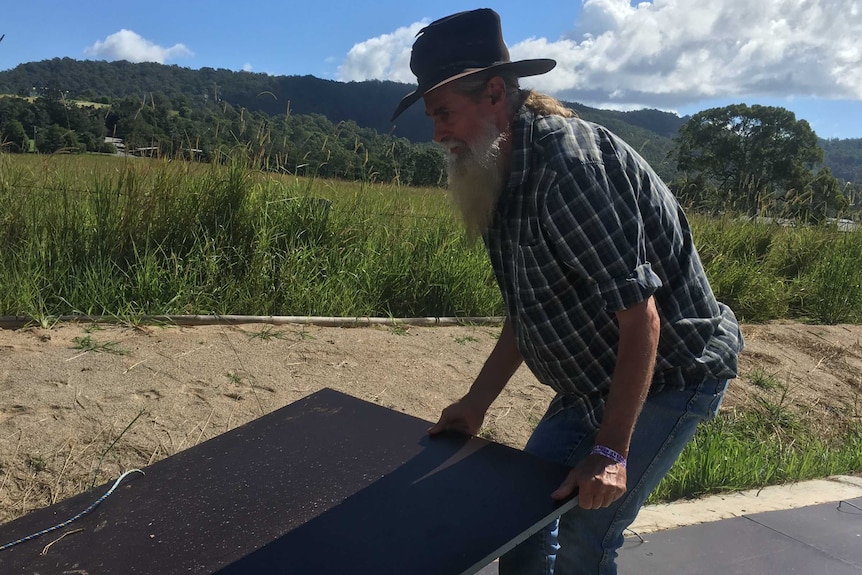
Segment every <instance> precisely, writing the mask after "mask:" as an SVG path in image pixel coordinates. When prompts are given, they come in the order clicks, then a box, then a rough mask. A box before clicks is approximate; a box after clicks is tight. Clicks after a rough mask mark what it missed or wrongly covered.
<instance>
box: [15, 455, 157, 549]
mask: <svg viewBox="0 0 862 575" xmlns="http://www.w3.org/2000/svg"><path fill="white" fill-rule="evenodd" d="M130 473H140V474H141V475H144V472H143V471H141V470H140V469H130V470H129V471H126V472H125V473H123V474H122V475H120V476H119V477H118V478H117V480H116V481H115V482H114V485H112V486H111V488H110V489H108V491H107V493H105V494H104V495H102V496H101V497H99V498H98V499H97V500H96V502H95V503H93V504H92V505H90V506H89V507H87V508H86V509H84V510H83V511H81V512H80V513H78V514H77V515H75V516H74V517H72V518H71V519H67V520H66V521H63V522H62V523H58V524H57V525H54V526H53V527H49V528H47V529H43V530H42V531H39V532H38V533H33V534H32V535H28V536H27V537H22V538H21V539H18V540H16V541H12V542H9V543H6V544H5V545H0V551H4V550H6V549H9V548H10V547H14V546H15V545H18V544H19V543H24V542H25V541H30V540H32V539H35V538H37V537H41V536H42V535H45V534H46V533H50V532H51V531H56V530H57V529H62V528H63V527H66V526H67V525H69V524H70V523H72V522H73V521H77V520H78V519H80V518H81V517H83V516H84V515H86V514H87V513H89V512H91V511H92V510H93V509H95V508H96V507H98V506H99V504H100V503H101V502H102V501H104V500H105V499H107V498H108V496H109V495H110V494H111V493H113V492H114V490H115V489H116V488H117V486H118V485H120V482H121V481H122V480H123V479H125V477H126V476H127V475H129V474H130Z"/></svg>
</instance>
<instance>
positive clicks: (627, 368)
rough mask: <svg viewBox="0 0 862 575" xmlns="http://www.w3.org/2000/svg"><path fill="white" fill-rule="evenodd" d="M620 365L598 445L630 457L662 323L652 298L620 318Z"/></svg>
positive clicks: (617, 366)
mask: <svg viewBox="0 0 862 575" xmlns="http://www.w3.org/2000/svg"><path fill="white" fill-rule="evenodd" d="M617 318H618V321H619V328H620V341H619V347H618V349H617V365H616V368H615V370H614V376H613V381H612V382H611V388H610V392H609V393H608V397H607V399H606V401H605V411H604V416H603V418H602V424H601V427H600V429H599V433H598V436H597V437H596V444H598V445H604V446H606V447H609V448H611V449H613V450H614V451H616V452H617V453H619V454H621V455H623V456H624V457H627V456H628V451H629V443H630V442H631V438H632V433H633V431H634V427H635V423H636V422H637V418H638V415H639V414H640V411H641V408H642V407H643V403H644V401H645V399H646V396H647V393H648V392H649V387H650V384H651V383H652V378H653V371H654V369H655V357H656V350H657V349H658V339H659V332H660V329H661V328H660V322H659V317H658V311H657V310H656V307H655V302H654V301H653V299H652V298H650V299H648V300H646V301H645V302H643V303H641V304H639V305H637V306H635V307H633V308H631V309H628V310H624V311H622V312H620V313H618V314H617Z"/></svg>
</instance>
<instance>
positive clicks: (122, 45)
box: [84, 29, 194, 64]
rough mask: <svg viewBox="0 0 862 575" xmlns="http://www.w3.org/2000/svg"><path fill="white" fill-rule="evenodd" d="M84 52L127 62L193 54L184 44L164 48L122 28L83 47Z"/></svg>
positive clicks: (149, 60) (96, 56)
mask: <svg viewBox="0 0 862 575" xmlns="http://www.w3.org/2000/svg"><path fill="white" fill-rule="evenodd" d="M84 54H86V55H87V56H93V57H95V58H104V59H106V60H128V61H129V62H158V63H159V64H164V63H165V61H166V60H173V59H176V58H182V57H184V56H194V53H193V52H192V51H191V50H189V49H188V48H187V47H186V46H185V45H184V44H174V45H173V46H171V47H170V48H164V47H162V46H159V45H157V44H154V43H153V42H150V41H149V40H147V39H146V38H143V37H141V36H140V35H138V34H136V33H135V32H133V31H131V30H126V29H122V30H120V31H119V32H115V33H114V34H111V35H110V36H108V37H107V38H105V39H104V40H101V41H97V42H96V43H95V44H93V45H92V46H89V47H87V48H85V49H84Z"/></svg>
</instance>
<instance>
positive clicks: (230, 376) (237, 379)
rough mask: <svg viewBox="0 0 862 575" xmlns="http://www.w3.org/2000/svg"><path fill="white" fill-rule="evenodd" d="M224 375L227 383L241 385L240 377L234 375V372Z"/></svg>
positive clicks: (236, 374)
mask: <svg viewBox="0 0 862 575" xmlns="http://www.w3.org/2000/svg"><path fill="white" fill-rule="evenodd" d="M224 375H225V377H226V378H228V381H230V382H231V383H235V384H237V385H239V384H240V383H242V377H240V375H239V374H238V373H236V372H235V371H229V372H227V373H226V374H224Z"/></svg>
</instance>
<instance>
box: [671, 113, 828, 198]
mask: <svg viewBox="0 0 862 575" xmlns="http://www.w3.org/2000/svg"><path fill="white" fill-rule="evenodd" d="M675 141H676V144H677V168H678V170H679V171H680V172H682V173H686V174H689V175H690V176H693V178H689V179H697V178H703V179H704V181H706V182H709V183H710V184H712V185H714V186H715V187H716V188H717V189H718V190H720V191H722V192H725V193H727V194H728V195H729V199H730V202H731V205H730V206H725V208H731V209H737V210H741V211H744V212H746V213H748V214H749V215H757V214H758V213H761V212H762V211H764V210H765V209H768V208H770V207H772V206H773V205H774V204H775V200H776V198H777V196H779V195H783V194H784V193H785V192H787V191H789V190H794V189H795V190H803V189H805V188H806V186H807V185H809V184H810V183H811V181H812V178H811V170H812V168H813V167H814V165H816V164H817V163H818V162H820V161H821V160H822V159H823V150H821V149H820V148H819V147H818V146H817V135H816V134H815V133H814V131H813V130H812V129H811V127H810V126H809V125H808V122H806V121H805V120H798V121H797V120H796V116H795V115H794V114H793V112H791V111H789V110H787V109H785V108H780V107H774V106H757V105H755V106H751V107H749V106H746V105H745V104H735V105H732V106H726V107H724V108H711V109H709V110H704V111H703V112H699V113H697V114H695V115H694V116H692V117H691V119H690V120H689V121H688V122H686V124H685V125H683V126H682V128H680V132H679V135H678V136H677V138H676V139H675Z"/></svg>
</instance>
